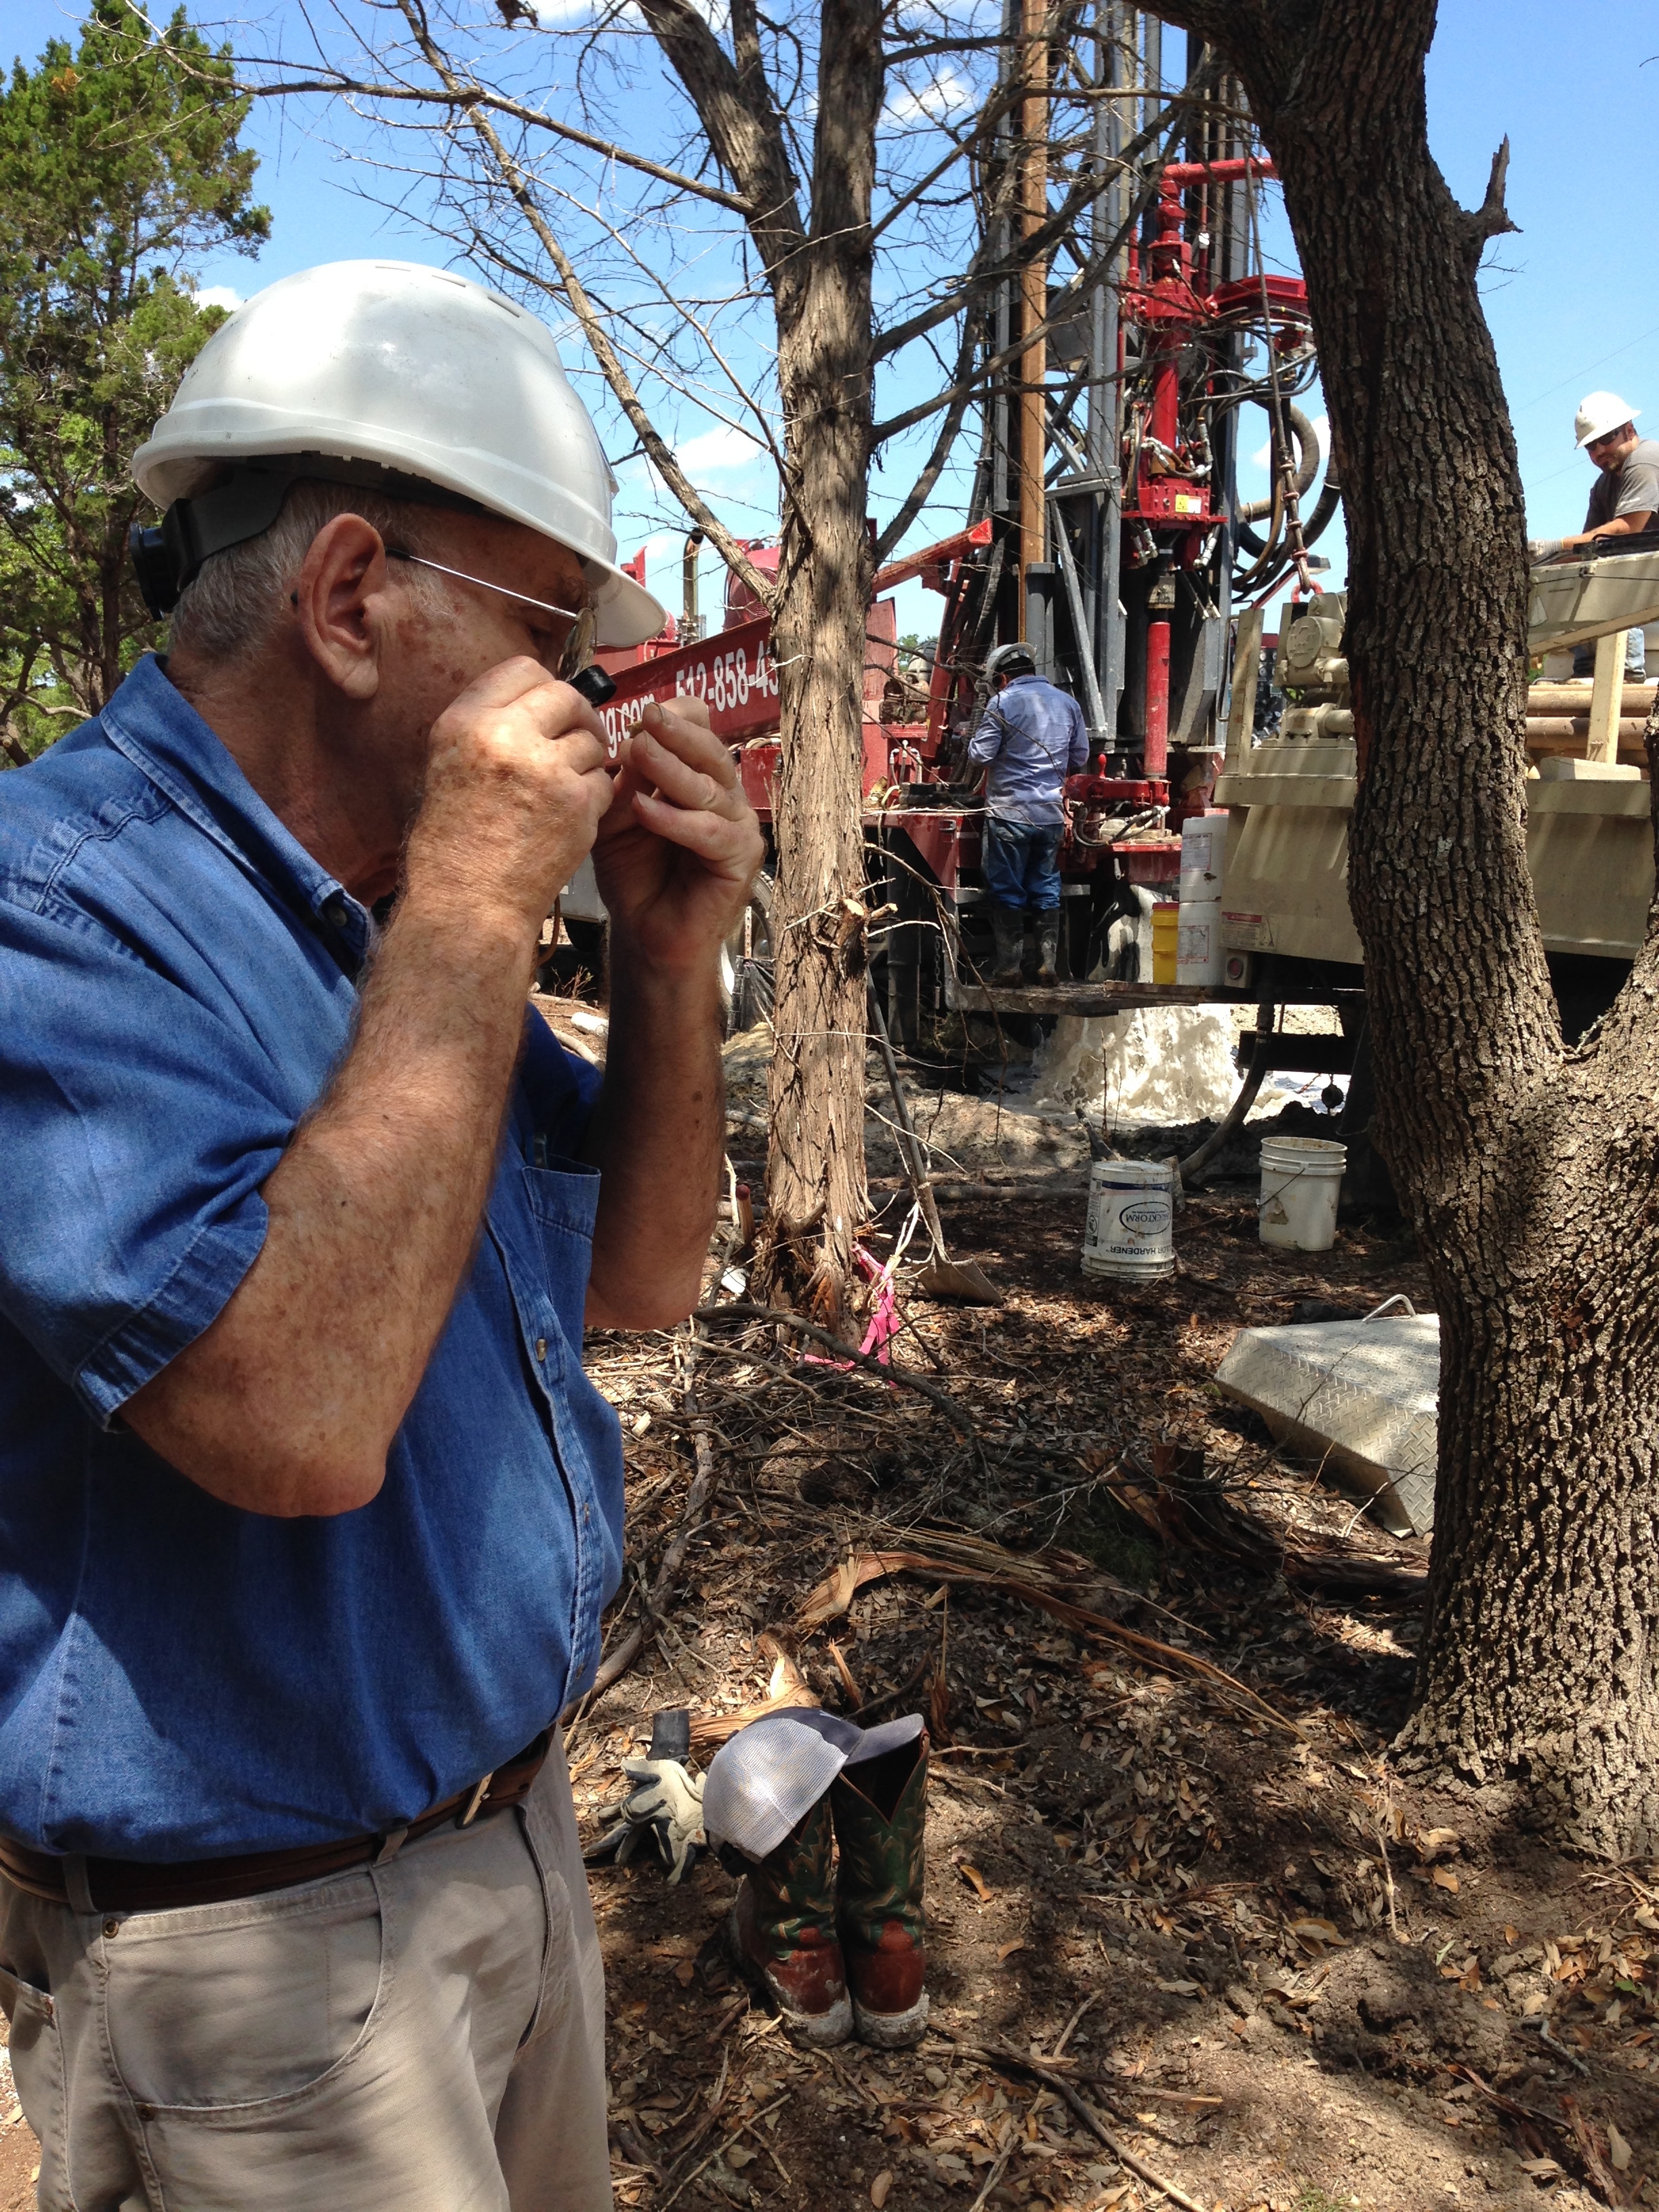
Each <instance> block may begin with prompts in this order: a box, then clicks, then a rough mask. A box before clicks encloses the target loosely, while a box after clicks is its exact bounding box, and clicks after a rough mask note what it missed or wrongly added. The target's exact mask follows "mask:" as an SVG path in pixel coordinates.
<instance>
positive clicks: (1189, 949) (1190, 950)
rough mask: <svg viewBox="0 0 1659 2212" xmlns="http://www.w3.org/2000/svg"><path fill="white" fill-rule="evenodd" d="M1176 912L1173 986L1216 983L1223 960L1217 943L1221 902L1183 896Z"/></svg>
mask: <svg viewBox="0 0 1659 2212" xmlns="http://www.w3.org/2000/svg"><path fill="white" fill-rule="evenodd" d="M1177 911H1178V914H1179V917H1180V920H1179V929H1178V933H1177V936H1176V982H1177V983H1199V984H1206V983H1219V982H1220V981H1221V978H1222V971H1223V969H1225V965H1226V959H1227V953H1226V948H1225V945H1223V944H1222V942H1221V901H1220V900H1219V899H1218V898H1215V899H1189V898H1187V897H1185V896H1183V897H1182V902H1181V905H1180V907H1179V908H1178V909H1177Z"/></svg>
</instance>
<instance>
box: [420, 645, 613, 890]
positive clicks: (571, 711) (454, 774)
mask: <svg viewBox="0 0 1659 2212" xmlns="http://www.w3.org/2000/svg"><path fill="white" fill-rule="evenodd" d="M612 798H613V786H612V783H611V778H610V776H609V775H607V773H606V771H605V728H604V725H603V724H602V723H601V721H600V720H599V716H598V715H597V714H595V713H594V711H593V709H592V707H590V706H589V705H588V703H587V702H586V700H585V699H584V698H583V697H582V696H581V694H580V692H579V691H574V690H572V689H571V687H570V685H569V684H561V683H559V682H558V681H557V680H556V678H553V677H551V676H550V675H549V674H548V672H547V671H546V670H545V669H544V667H542V665H540V663H539V662H538V661H534V660H530V659H519V660H504V661H502V662H501V664H500V665H499V666H497V667H495V668H492V669H490V670H489V671H487V673H485V674H484V675H483V676H481V677H479V678H477V682H476V683H472V684H468V686H467V687H466V689H465V691H463V692H462V693H461V694H460V696H459V698H457V699H456V700H454V701H453V703H452V704H451V705H450V706H449V707H447V708H446V709H445V711H444V712H443V714H441V715H440V716H439V718H438V720H437V721H436V722H435V723H434V725H433V727H432V739H431V748H430V751H429V753H428V762H427V774H426V788H425V792H424V794H423V796H422V801H421V811H420V812H419V814H418V815H417V816H416V819H415V823H414V827H413V828H412V829H411V830H410V836H409V851H408V858H407V864H406V866H407V881H408V885H409V891H410V895H411V896H413V897H414V898H415V899H416V900H417V901H418V900H420V899H421V898H422V896H426V895H428V894H435V895H436V896H438V897H440V898H442V899H444V900H453V899H455V898H459V899H461V900H463V901H465V902H466V903H467V904H468V905H469V906H471V907H473V908H477V910H478V911H479V912H481V913H483V914H492V913H493V914H501V913H505V914H507V915H509V916H511V917H512V918H513V920H514V921H518V922H521V923H522V924H523V925H524V926H525V927H526V928H528V929H530V930H532V931H535V930H539V929H540V927H541V925H542V920H543V917H544V915H546V914H547V912H548V911H549V909H550V908H551V906H552V904H553V902H554V900H555V899H556V897H557V896H558V894H559V892H560V890H562V887H563V886H564V885H565V884H568V882H569V880H570V878H571V877H572V876H574V874H575V872H576V870H577V869H578V868H579V867H580V866H581V863H582V860H584V858H585V857H586V854H588V853H589V852H591V851H592V846H593V840H594V836H595V834H596V832H597V831H598V829H599V823H600V821H601V819H602V818H603V817H604V815H605V811H606V810H607V809H608V808H609V807H610V805H611V801H612Z"/></svg>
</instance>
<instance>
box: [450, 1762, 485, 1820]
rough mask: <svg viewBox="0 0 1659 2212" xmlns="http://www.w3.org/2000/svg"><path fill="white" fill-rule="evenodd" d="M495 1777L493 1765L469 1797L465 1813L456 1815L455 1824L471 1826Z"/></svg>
mask: <svg viewBox="0 0 1659 2212" xmlns="http://www.w3.org/2000/svg"><path fill="white" fill-rule="evenodd" d="M494 1780H495V1768H494V1767H493V1766H492V1767H491V1768H490V1770H489V1773H488V1774H486V1775H485V1777H484V1778H483V1781H482V1782H481V1783H480V1784H478V1786H477V1789H476V1790H474V1791H473V1793H472V1795H471V1796H470V1797H469V1798H468V1799H467V1801H466V1810H465V1812H464V1813H458V1814H456V1815H455V1826H457V1827H458V1828H470V1827H471V1826H472V1823H473V1822H474V1821H475V1820H477V1817H478V1810H479V1808H480V1807H481V1806H482V1805H483V1801H484V1797H485V1796H486V1794H487V1793H488V1791H489V1785H490V1784H491V1783H492V1782H493V1781H494Z"/></svg>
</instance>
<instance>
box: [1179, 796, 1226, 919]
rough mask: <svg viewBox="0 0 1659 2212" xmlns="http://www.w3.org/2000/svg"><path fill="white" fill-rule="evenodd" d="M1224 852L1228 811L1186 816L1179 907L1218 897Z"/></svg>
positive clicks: (1182, 842) (1183, 830)
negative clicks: (1194, 901)
mask: <svg viewBox="0 0 1659 2212" xmlns="http://www.w3.org/2000/svg"><path fill="white" fill-rule="evenodd" d="M1226 850H1227V811H1226V809H1225V807H1218V808H1217V809H1216V811H1214V812H1213V813H1211V814H1189V815H1188V817H1187V819H1186V820H1185V821H1184V822H1183V823H1182V825H1181V903H1182V906H1185V905H1186V903H1187V902H1188V900H1189V899H1194V900H1208V899H1218V898H1219V897H1220V896H1221V868H1222V862H1223V860H1224V859H1225V854H1226Z"/></svg>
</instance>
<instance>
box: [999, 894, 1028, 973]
mask: <svg viewBox="0 0 1659 2212" xmlns="http://www.w3.org/2000/svg"><path fill="white" fill-rule="evenodd" d="M991 930H992V933H993V935H994V937H995V939H996V945H997V951H996V962H995V964H994V967H993V968H992V969H991V981H992V982H993V983H994V984H1001V985H1003V986H1005V987H1012V986H1013V985H1016V984H1018V983H1022V982H1024V980H1025V979H1024V975H1023V974H1022V972H1021V966H1020V963H1021V962H1022V961H1023V960H1024V957H1025V916H1024V914H1023V913H1022V912H1021V911H1020V909H1019V908H1018V907H1017V906H994V907H993V908H991Z"/></svg>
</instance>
